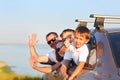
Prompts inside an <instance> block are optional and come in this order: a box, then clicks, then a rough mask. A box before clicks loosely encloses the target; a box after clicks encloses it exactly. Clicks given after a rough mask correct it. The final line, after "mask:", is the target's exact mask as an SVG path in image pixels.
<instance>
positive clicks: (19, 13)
mask: <svg viewBox="0 0 120 80" xmlns="http://www.w3.org/2000/svg"><path fill="white" fill-rule="evenodd" d="M90 14H102V15H120V0H0V44H27V43H28V36H30V35H31V34H32V33H36V34H38V40H39V43H41V44H43V43H46V40H45V36H46V34H47V33H48V32H52V31H54V32H57V33H58V34H60V33H61V32H62V30H64V29H66V28H71V29H75V28H76V26H77V25H78V22H75V20H76V19H90V17H89V16H90Z"/></svg>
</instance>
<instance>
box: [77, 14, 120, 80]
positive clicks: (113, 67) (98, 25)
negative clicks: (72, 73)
mask: <svg viewBox="0 0 120 80" xmlns="http://www.w3.org/2000/svg"><path fill="white" fill-rule="evenodd" d="M90 17H92V18H95V21H94V28H93V30H91V38H90V42H89V43H88V44H89V46H90V56H89V58H88V63H89V64H90V65H91V66H86V67H85V69H86V71H85V72H83V73H82V75H81V76H80V77H79V80H120V26H119V27H118V26H114V27H106V26H104V24H105V19H120V16H108V15H94V14H92V15H90ZM77 21H78V22H79V20H77ZM81 23H82V22H81ZM106 23H112V24H114V23H115V24H118V23H119V24H120V22H107V21H106ZM112 24H110V25H112ZM81 25H82V26H86V22H85V21H83V23H82V24H81Z"/></svg>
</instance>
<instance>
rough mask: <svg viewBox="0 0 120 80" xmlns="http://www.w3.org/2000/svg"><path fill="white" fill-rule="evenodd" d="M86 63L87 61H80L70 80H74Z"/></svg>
mask: <svg viewBox="0 0 120 80" xmlns="http://www.w3.org/2000/svg"><path fill="white" fill-rule="evenodd" d="M84 65H85V62H79V64H78V66H77V67H76V69H75V70H74V72H73V73H72V75H71V76H70V77H69V79H68V80H73V79H74V78H75V77H76V76H77V75H78V74H79V73H80V72H81V71H82V69H83V67H84Z"/></svg>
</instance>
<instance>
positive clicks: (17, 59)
mask: <svg viewBox="0 0 120 80" xmlns="http://www.w3.org/2000/svg"><path fill="white" fill-rule="evenodd" d="M49 50H50V47H49V46H48V45H41V46H36V51H37V52H38V53H39V55H41V54H43V55H44V54H46V53H47V52H48V51H49ZM29 57H30V52H29V47H28V45H0V61H4V62H6V63H7V64H8V66H10V67H11V68H12V70H13V71H15V72H16V73H19V74H24V75H42V74H43V73H41V72H38V71H36V70H34V69H33V68H32V67H31V66H30V63H29Z"/></svg>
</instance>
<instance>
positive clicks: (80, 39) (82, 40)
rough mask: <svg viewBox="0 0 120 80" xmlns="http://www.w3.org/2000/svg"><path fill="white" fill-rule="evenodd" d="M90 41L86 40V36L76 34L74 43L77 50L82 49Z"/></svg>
mask: <svg viewBox="0 0 120 80" xmlns="http://www.w3.org/2000/svg"><path fill="white" fill-rule="evenodd" d="M88 41H89V40H88V39H86V36H85V35H84V34H79V35H78V34H76V35H75V38H74V43H75V46H76V48H80V47H81V46H83V45H84V44H86V43H87V42H88Z"/></svg>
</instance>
